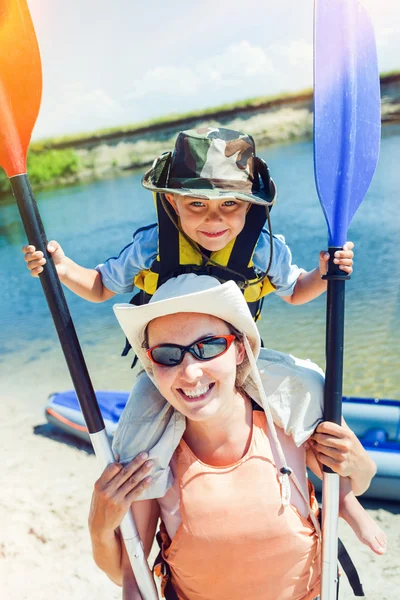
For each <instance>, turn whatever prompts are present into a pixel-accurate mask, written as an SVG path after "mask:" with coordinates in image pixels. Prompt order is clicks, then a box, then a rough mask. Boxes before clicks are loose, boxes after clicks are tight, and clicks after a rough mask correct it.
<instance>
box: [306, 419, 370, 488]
mask: <svg viewBox="0 0 400 600" xmlns="http://www.w3.org/2000/svg"><path fill="white" fill-rule="evenodd" d="M309 442H310V446H311V448H312V449H313V451H314V452H315V454H316V457H317V459H318V461H319V462H320V463H322V464H323V465H326V466H327V467H330V468H331V469H332V471H334V472H335V473H338V474H339V475H340V476H341V477H350V479H351V480H352V489H353V492H354V493H355V494H356V495H359V494H362V493H364V492H365V490H366V489H368V487H369V484H370V483H371V479H372V477H373V476H374V475H375V473H376V465H375V463H374V462H373V461H372V460H371V458H370V457H369V456H368V453H367V452H366V450H365V449H364V448H363V446H362V444H361V442H360V441H359V439H358V438H357V436H356V435H355V433H353V431H352V430H351V429H350V428H349V427H348V426H347V425H346V423H345V422H344V421H343V423H342V425H337V424H336V423H331V422H329V421H324V422H323V423H320V424H319V425H318V427H317V429H316V430H315V433H314V434H313V435H312V436H311V438H310V440H309Z"/></svg>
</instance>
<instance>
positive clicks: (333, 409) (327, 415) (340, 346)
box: [323, 247, 350, 473]
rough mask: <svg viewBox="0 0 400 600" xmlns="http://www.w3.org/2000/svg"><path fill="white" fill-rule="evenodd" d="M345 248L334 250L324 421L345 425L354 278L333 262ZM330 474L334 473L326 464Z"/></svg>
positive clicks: (328, 300) (329, 276)
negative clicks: (348, 298)
mask: <svg viewBox="0 0 400 600" xmlns="http://www.w3.org/2000/svg"><path fill="white" fill-rule="evenodd" d="M337 250H342V248H336V247H330V248H329V254H330V259H329V263H328V272H327V274H326V275H325V276H324V277H323V278H324V279H327V280H328V290H327V298H326V349H325V351H326V373H325V388H324V419H325V421H331V422H332V423H336V424H337V425H340V424H341V422H342V395H343V351H344V300H345V283H346V279H350V276H349V275H347V274H346V273H344V272H343V271H342V270H341V269H339V267H338V265H336V264H335V263H334V262H333V258H334V254H335V252H336V251H337ZM324 471H325V472H326V473H333V472H334V471H332V470H331V469H330V468H329V467H326V466H325V465H324Z"/></svg>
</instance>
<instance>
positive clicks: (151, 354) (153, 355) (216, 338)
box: [146, 334, 236, 367]
mask: <svg viewBox="0 0 400 600" xmlns="http://www.w3.org/2000/svg"><path fill="white" fill-rule="evenodd" d="M235 339H236V336H235V335H233V334H231V335H212V336H208V337H205V338H203V339H201V340H199V341H197V342H194V343H193V344H190V345H189V346H180V345H179V344H159V345H158V346H153V348H150V349H149V350H147V351H146V354H147V357H148V358H149V359H150V360H151V362H153V363H154V364H155V365H161V366H162V367H175V366H176V365H180V364H181V362H182V361H183V357H184V356H185V354H186V352H190V354H191V355H192V356H194V358H196V359H197V360H211V359H213V358H216V357H217V356H222V354H224V353H225V352H226V351H227V350H229V348H230V346H231V344H232V342H233V341H234V340H235Z"/></svg>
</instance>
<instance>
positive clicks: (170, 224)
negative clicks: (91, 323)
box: [134, 194, 275, 320]
mask: <svg viewBox="0 0 400 600" xmlns="http://www.w3.org/2000/svg"><path fill="white" fill-rule="evenodd" d="M155 203H156V208H157V219H158V256H157V258H156V260H155V261H154V262H153V264H152V265H151V267H150V269H147V270H143V271H141V272H140V273H139V274H138V275H136V277H135V279H134V284H135V286H136V287H138V288H139V289H141V290H143V292H144V294H145V297H142V300H141V301H140V303H143V302H146V301H147V302H148V300H149V299H150V297H151V296H152V295H153V294H154V292H155V291H156V289H157V288H158V287H159V286H160V285H161V284H162V283H163V282H164V281H167V280H168V279H170V278H171V277H177V276H178V275H181V274H183V273H197V274H199V275H211V276H212V277H216V278H217V279H219V280H220V281H223V282H224V281H228V280H234V281H236V283H237V284H238V285H239V287H240V288H241V289H242V290H243V294H244V297H245V299H246V301H247V303H248V304H249V308H250V310H251V312H252V314H253V316H254V318H255V320H257V318H258V317H259V314H260V309H261V306H260V304H261V302H260V300H261V299H262V298H263V297H264V296H266V295H267V294H270V293H271V292H273V291H275V287H274V285H273V284H272V283H271V281H270V280H269V279H268V276H263V275H261V276H260V275H257V273H256V272H255V270H254V263H253V254H254V250H255V247H256V245H257V241H258V238H259V236H260V234H261V230H262V228H263V226H264V224H265V221H266V218H267V212H266V211H267V210H268V209H267V208H266V207H265V206H262V205H259V204H251V205H250V207H249V210H248V212H247V215H246V221H245V226H244V228H243V230H242V231H241V232H240V233H239V235H238V236H237V237H236V238H235V239H233V240H232V241H231V242H230V243H229V244H227V245H226V246H225V247H224V248H222V250H218V251H217V252H211V253H210V256H209V257H207V256H204V252H203V256H202V252H201V251H200V248H199V246H198V245H197V244H195V243H194V242H192V243H190V242H189V241H188V240H187V239H186V238H185V236H184V234H182V232H181V231H180V227H179V221H178V218H177V216H176V214H175V211H173V210H172V209H171V211H169V214H167V213H166V210H167V208H166V207H165V203H163V202H162V200H161V198H160V195H159V194H156V195H155ZM142 296H143V295H142ZM135 304H136V302H135Z"/></svg>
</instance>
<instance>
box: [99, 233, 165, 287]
mask: <svg viewBox="0 0 400 600" xmlns="http://www.w3.org/2000/svg"><path fill="white" fill-rule="evenodd" d="M157 248H158V228H157V225H156V224H154V225H150V226H149V227H143V228H142V229H138V230H137V231H136V232H135V233H134V234H133V239H132V242H131V243H130V244H128V245H127V246H125V248H123V249H122V250H121V252H120V253H119V255H118V256H114V257H111V258H109V259H108V260H106V262H105V263H103V264H100V265H97V267H95V269H96V271H98V272H99V273H100V275H101V279H102V282H103V284H104V285H105V286H106V288H107V289H109V290H110V291H111V292H114V293H115V294H126V293H129V292H132V290H133V288H134V283H133V280H134V278H135V277H136V275H137V274H138V273H140V271H142V270H143V269H149V268H150V266H151V265H152V263H153V261H154V260H155V259H156V257H157Z"/></svg>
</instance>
